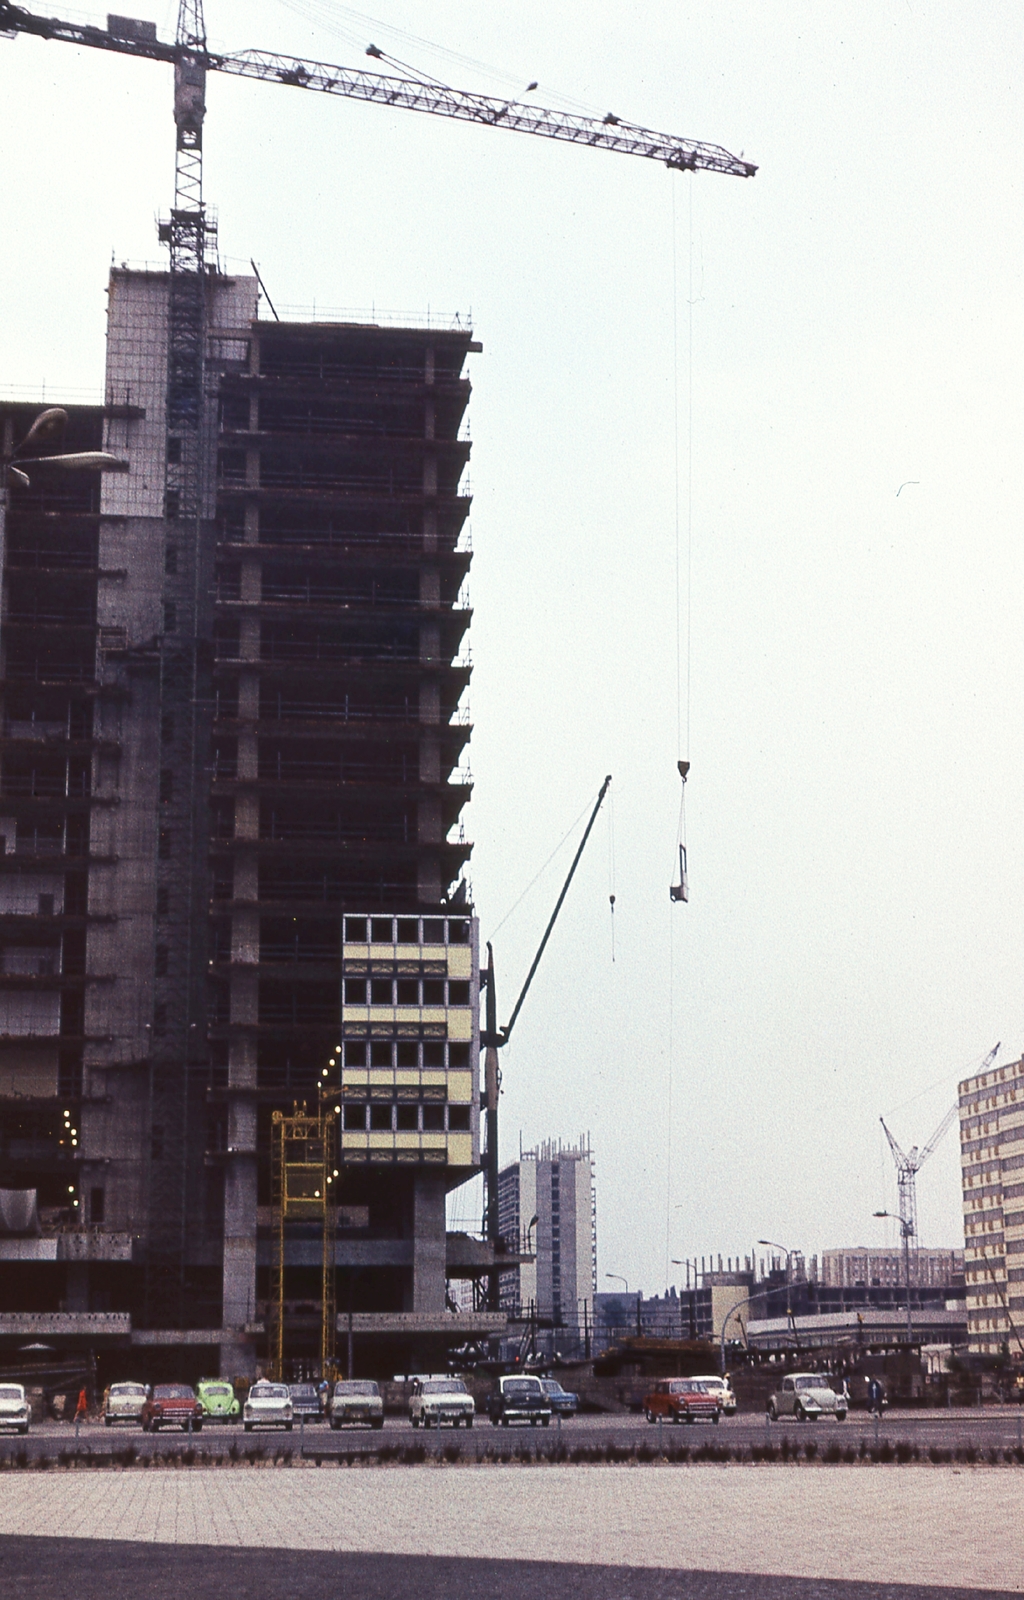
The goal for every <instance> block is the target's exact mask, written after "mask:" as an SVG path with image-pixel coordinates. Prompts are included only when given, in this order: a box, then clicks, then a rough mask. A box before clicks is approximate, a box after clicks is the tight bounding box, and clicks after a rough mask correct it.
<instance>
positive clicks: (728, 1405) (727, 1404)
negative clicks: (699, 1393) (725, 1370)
mask: <svg viewBox="0 0 1024 1600" xmlns="http://www.w3.org/2000/svg"><path fill="white" fill-rule="evenodd" d="M693 1381H694V1383H702V1384H703V1385H704V1387H705V1389H707V1390H708V1392H709V1394H714V1395H717V1396H718V1409H719V1410H720V1411H721V1413H722V1415H723V1416H724V1417H733V1416H735V1415H736V1395H735V1393H734V1391H733V1388H732V1385H731V1384H730V1382H729V1380H728V1378H719V1377H714V1378H712V1377H707V1378H705V1377H704V1376H703V1374H702V1373H698V1374H697V1376H696V1377H695V1378H694V1380H693Z"/></svg>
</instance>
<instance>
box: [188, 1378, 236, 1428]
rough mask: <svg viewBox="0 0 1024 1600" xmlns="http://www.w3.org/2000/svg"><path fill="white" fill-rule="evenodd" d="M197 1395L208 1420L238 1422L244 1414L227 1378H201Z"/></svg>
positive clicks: (197, 1387) (197, 1385)
mask: <svg viewBox="0 0 1024 1600" xmlns="http://www.w3.org/2000/svg"><path fill="white" fill-rule="evenodd" d="M196 1395H197V1397H198V1399H199V1402H200V1404H201V1405H202V1408H203V1416H204V1417H205V1418H206V1420H207V1422H237V1421H238V1419H239V1417H240V1416H241V1414H242V1408H241V1406H240V1405H239V1403H238V1399H237V1397H236V1395H235V1391H234V1389H233V1387H232V1385H231V1384H230V1383H228V1381H227V1379H226V1378H200V1380H199V1382H198V1383H197V1384H196Z"/></svg>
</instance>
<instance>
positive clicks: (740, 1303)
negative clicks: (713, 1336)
mask: <svg viewBox="0 0 1024 1600" xmlns="http://www.w3.org/2000/svg"><path fill="white" fill-rule="evenodd" d="M757 1242H758V1244H765V1243H766V1242H767V1241H766V1240H764V1239H758V1241H757ZM778 1248H779V1249H780V1250H781V1248H782V1246H781V1245H779V1246H778ZM768 1292H769V1291H768V1290H767V1289H757V1290H755V1292H754V1293H753V1294H748V1295H747V1296H746V1298H745V1299H744V1300H737V1302H736V1304H735V1305H734V1306H730V1307H729V1309H728V1311H727V1312H726V1313H725V1316H724V1317H723V1318H722V1328H721V1334H720V1349H719V1371H720V1372H721V1374H722V1377H723V1378H724V1377H725V1330H726V1328H727V1327H728V1325H729V1318H730V1317H731V1316H732V1314H733V1312H734V1311H742V1310H743V1307H744V1306H749V1305H753V1303H754V1301H755V1300H763V1299H764V1297H765V1295H766V1294H767V1293H768ZM740 1327H741V1328H742V1327H743V1324H742V1322H741V1323H740ZM748 1349H749V1346H748Z"/></svg>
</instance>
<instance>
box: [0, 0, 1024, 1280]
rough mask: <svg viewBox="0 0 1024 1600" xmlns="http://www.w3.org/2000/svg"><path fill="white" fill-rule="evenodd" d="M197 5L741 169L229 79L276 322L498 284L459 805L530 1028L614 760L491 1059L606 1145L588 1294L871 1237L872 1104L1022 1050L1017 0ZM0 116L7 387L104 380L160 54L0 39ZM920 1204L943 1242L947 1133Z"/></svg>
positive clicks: (132, 236)
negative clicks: (771, 1252) (466, 781)
mask: <svg viewBox="0 0 1024 1600" xmlns="http://www.w3.org/2000/svg"><path fill="white" fill-rule="evenodd" d="M364 3H365V4H366V5H368V6H370V7H371V8H372V7H374V6H377V7H381V8H382V6H383V0H364ZM40 9H45V10H46V11H47V12H51V11H54V10H56V9H57V5H56V0H47V4H46V6H45V7H40ZM125 9H128V8H127V7H126V8H125ZM131 9H133V10H134V11H135V12H138V13H139V14H143V15H145V16H147V17H149V18H150V19H151V20H154V21H156V22H157V24H158V26H159V29H160V33H161V35H162V36H163V37H168V36H170V35H172V34H173V28H174V20H175V13H176V7H175V6H174V5H172V4H170V3H169V0H132V7H131ZM206 11H207V28H208V32H209V37H210V42H211V45H212V46H214V47H222V48H225V49H242V48H245V47H247V46H261V47H263V48H266V49H270V50H277V51H280V52H282V53H285V54H306V55H312V56H315V57H317V58H319V59H321V60H325V61H336V62H340V63H342V64H347V65H356V66H358V65H369V63H366V62H365V59H364V57H363V55H362V51H363V49H364V48H365V45H366V44H368V43H370V42H371V41H372V42H374V43H375V44H377V45H378V46H379V47H380V48H382V49H384V50H386V51H388V52H389V53H390V54H391V55H392V56H394V57H396V58H398V59H399V60H401V61H404V62H408V63H411V64H413V65H415V66H416V67H417V68H418V69H420V70H421V71H424V72H427V73H430V74H432V75H433V76H435V77H439V78H443V79H444V80H445V81H447V82H450V83H452V84H454V85H455V86H457V87H460V88H467V89H477V90H481V91H483V92H490V93H499V94H503V93H507V94H510V95H515V94H520V93H522V92H523V91H524V90H525V87H526V84H527V83H528V82H531V81H533V80H537V82H538V85H539V87H538V89H537V91H535V92H534V93H533V95H532V98H533V99H535V100H536V101H537V102H539V103H547V104H552V105H556V106H559V107H563V108H568V109H581V110H586V111H591V110H593V111H596V112H597V114H598V115H603V114H604V113H605V112H606V111H613V112H615V113H616V114H618V115H619V116H621V117H623V118H628V119H629V120H632V121H635V122H639V123H643V124H645V125H647V126H649V127H653V128H657V129H660V130H662V131H665V132H669V133H675V134H679V135H682V136H685V137H690V138H695V139H701V140H705V141H708V142H711V143H715V144H720V145H724V146H725V147H726V148H728V149H729V150H731V151H732V152H734V153H736V154H739V153H741V152H742V153H743V155H744V156H745V157H746V158H747V159H748V160H750V161H753V162H756V163H757V165H758V172H757V176H756V177H754V178H753V179H750V180H741V179H737V178H732V177H724V176H721V175H717V174H712V173H700V174H696V175H688V174H687V175H684V174H678V173H671V172H669V171H667V170H666V169H664V168H663V167H660V166H658V165H657V164H656V163H654V162H651V161H642V160H638V159H633V158H626V157H623V156H620V155H613V154H608V153H604V152H600V151H595V150H577V149H568V148H566V147H564V146H562V145H559V144H555V143H553V142H549V141H544V140H540V139H531V138H526V137H521V136H517V135H514V134H510V133H507V132H504V131H499V130H495V129H488V128H473V127H467V126H465V125H463V124H461V123H454V122H446V121H442V120H441V119H438V118H433V117H424V116H416V115H414V114H410V113H407V112H396V111H391V110H389V109H383V108H381V107H378V106H366V105H360V104H356V103H353V102H347V101H344V100H335V99H328V98H326V97H323V96H320V95H314V94H311V93H303V92H301V91H299V90H296V89H291V88H286V87H279V86H271V85H268V84H263V83H243V82H240V81H236V80H234V79H228V78H222V77H217V76H214V77H212V78H211V80H210V84H209V90H208V107H209V110H208V117H207V123H206V137H205V161H206V193H207V198H208V200H209V201H210V203H211V204H212V205H213V206H214V207H215V208H216V210H217V212H218V214H219V221H220V248H221V253H222V258H223V261H224V264H225V266H226V268H227V269H229V270H238V271H241V270H243V268H247V267H248V262H249V258H250V257H254V258H255V259H256V261H257V262H258V263H259V266H260V271H261V273H262V275H263V278H264V281H265V283H266V285H267V287H268V289H269V291H270V293H271V295H272V296H273V298H274V301H275V303H276V304H277V306H278V309H279V310H280V311H281V312H282V314H292V315H304V314H306V311H307V308H309V307H311V306H312V305H313V303H314V302H315V304H316V306H317V308H318V313H319V314H323V311H324V308H325V307H335V308H338V312H339V315H345V316H348V317H350V316H352V315H353V314H359V315H366V316H367V317H370V316H372V315H373V314H375V312H380V311H382V310H386V311H387V312H389V313H392V312H405V313H409V314H414V315H415V316H417V317H420V316H422V315H423V314H425V313H426V312H427V311H428V309H429V311H430V312H431V314H432V315H433V314H436V313H438V312H441V311H444V312H451V313H454V312H456V311H458V312H459V313H460V314H462V315H463V316H465V315H467V314H469V313H471V314H472V318H473V323H474V326H475V330H476V334H477V337H478V338H479V339H480V340H481V341H482V343H483V346H484V349H483V353H482V354H480V355H475V356H473V357H472V358H471V363H470V370H471V376H472V379H473V384H474V394H473V399H472V403H471V409H470V427H471V432H472V437H473V457H472V466H471V487H472V492H473V496H474V504H473V518H472V532H473V542H474V552H475V554H474V563H473V571H472V577H471V588H470V595H471V599H472V603H473V606H474V611H475V615H474V622H473V629H472V650H473V660H474V674H473V685H472V694H471V705H472V713H473V721H474V725H475V731H474V735H473V741H472V767H473V774H474V779H475V784H476V788H475V792H474V798H473V803H472V805H471V807H470V808H469V811H468V812H467V816H466V828H467V833H468V835H469V836H470V837H471V838H472V839H473V840H474V842H475V848H474V852H473V862H472V887H473V894H474V898H475V902H476V906H477V909H478V912H479V915H480V918H481V930H482V938H484V939H487V938H493V940H494V949H495V960H496V965H497V973H498V999H499V1013H500V1014H501V1017H502V1019H503V1020H504V1019H505V1018H506V1017H507V1016H508V1014H509V1013H510V1011H511V1008H512V1005H513V1004H514V1001H515V997H516V995H517V993H518V990H519V987H520V985H521V983H522V980H523V978H524V977H525V974H526V971H527V969H528V966H529V963H530V961H531V959H532V956H533V953H534V950H535V948H536V945H537V943H538V941H539V939H540V935H541V933H542V931H543V927H544V924H545V922H546V919H547V916H548V913H549V911H550V909H551V907H552V905H553V904H554V901H555V898H556V896H557V893H558V890H559V888H560V885H561V881H562V877H563V875H564V873H565V871H567V870H568V864H569V861H570V859H571V852H572V848H573V842H574V840H578V838H579V837H580V833H581V830H582V826H583V823H584V821H585V817H586V814H587V813H588V811H589V809H590V807H591V806H592V804H593V802H594V799H595V798H596V795H597V791H598V788H599V786H600V784H601V781H602V779H603V778H604V776H605V774H607V773H611V774H612V778H613V783H612V788H611V791H610V795H609V799H608V801H606V803H605V806H604V808H603V811H602V814H601V816H600V817H599V819H598V822H597V823H596V825H595V828H594V832H593V835H592V837H591V840H590V843H589V845H588V848H587V851H586V853H585V855H584V857H583V860H582V863H581V866H580V869H579V872H578V874H577V877H576V880H575V882H574V884H573V887H572V889H571V891H570V895H569V897H568V899H567V901H566V904H565V908H564V910H563V912H562V915H561V917H560V919H559V922H558V924H557V927H556V930H555V932H554V934H553V936H552V939H551V943H550V944H549V946H548V949H547V952H546V954H545V956H544V960H543V963H542V965H541V968H540V970H539V972H538V975H537V978H536V980H535V982H534V986H533V989H532V990H531V993H530V996H529V998H528V1000H527V1002H526V1005H525V1006H524V1009H523V1012H522V1015H521V1017H520V1019H519V1021H518V1022H517V1024H516V1029H515V1033H514V1035H513V1040H512V1043H511V1044H510V1045H509V1047H508V1048H507V1049H506V1050H505V1051H504V1052H503V1061H502V1066H503V1086H504V1093H503V1097H502V1109H501V1116H502V1145H501V1148H502V1158H503V1160H507V1159H511V1158H513V1157H514V1156H515V1154H516V1153H517V1151H518V1148H519V1145H520V1140H521V1141H522V1144H523V1147H524V1148H530V1147H531V1146H533V1145H534V1144H536V1143H537V1142H538V1141H540V1140H544V1139H549V1138H550V1139H556V1140H557V1139H559V1138H560V1139H562V1140H563V1141H566V1142H569V1141H573V1140H575V1139H577V1138H578V1137H579V1136H580V1135H584V1136H586V1135H589V1138H590V1140H591V1144H592V1147H593V1151H594V1157H595V1163H596V1174H597V1197H598V1244H599V1268H598V1270H599V1277H600V1283H599V1287H604V1288H607V1287H608V1283H607V1282H606V1281H605V1274H606V1273H615V1274H619V1275H621V1276H622V1277H625V1278H626V1279H627V1280H628V1283H629V1285H630V1288H631V1289H633V1290H635V1289H641V1288H642V1289H644V1290H645V1291H647V1292H652V1293H653V1292H658V1291H660V1290H662V1289H663V1288H664V1287H665V1285H666V1283H669V1282H673V1281H679V1269H678V1268H677V1267H675V1266H673V1265H672V1262H673V1260H679V1259H684V1258H687V1257H690V1258H692V1257H694V1256H698V1257H699V1256H701V1255H711V1254H718V1253H721V1254H722V1255H724V1256H730V1255H731V1256H733V1257H735V1256H737V1255H745V1254H749V1253H750V1252H751V1250H752V1249H753V1248H754V1247H755V1243H756V1241H757V1240H758V1239H761V1238H771V1239H773V1240H777V1241H778V1242H779V1243H781V1244H783V1245H785V1246H787V1247H788V1248H792V1249H800V1250H803V1251H805V1252H806V1253H807V1254H808V1255H810V1254H812V1253H815V1252H819V1251H820V1250H821V1249H823V1248H827V1247H829V1246H844V1245H855V1244H878V1245H885V1244H889V1245H893V1244H895V1242H896V1239H897V1230H896V1228H895V1227H894V1225H893V1224H892V1223H891V1222H884V1221H876V1220H875V1219H874V1218H873V1216H872V1213H873V1212H875V1211H877V1210H881V1209H889V1210H895V1207H896V1191H895V1182H894V1175H893V1166H892V1162H891V1159H890V1157H889V1155H888V1152H887V1149H886V1146H885V1143H884V1136H883V1134H882V1130H881V1127H880V1123H879V1117H880V1116H883V1115H884V1116H885V1117H886V1119H887V1121H888V1122H889V1124H890V1126H891V1127H892V1129H893V1132H894V1134H895V1136H896V1137H897V1139H899V1140H900V1142H901V1143H902V1144H903V1145H904V1146H905V1147H909V1146H911V1145H914V1144H918V1145H920V1144H923V1143H924V1142H925V1141H926V1140H927V1139H928V1137H929V1136H930V1134H931V1133H932V1132H933V1130H934V1129H935V1127H936V1126H937V1125H938V1123H939V1122H940V1120H941V1118H942V1116H943V1114H944V1112H945V1111H946V1110H947V1108H948V1106H950V1105H951V1104H952V1103H953V1099H954V1097H955V1092H956V1084H957V1081H958V1079H959V1078H961V1077H963V1076H966V1075H967V1074H969V1073H970V1072H972V1071H974V1070H977V1068H978V1066H979V1065H980V1063H981V1061H982V1059H983V1058H984V1056H985V1055H986V1053H987V1052H988V1051H989V1049H990V1048H991V1047H992V1046H993V1045H994V1044H995V1043H996V1041H997V1040H998V1041H1000V1042H1001V1045H1002V1049H1001V1052H1000V1056H999V1060H1000V1061H1001V1062H1005V1061H1010V1060H1014V1059H1017V1058H1019V1057H1020V1055H1021V1053H1022V1050H1024V1015H1022V990H1021V974H1022V969H1024V917H1022V915H1021V912H1022V908H1024V836H1022V829H1021V818H1022V814H1024V746H1022V741H1021V738H1020V729H1021V722H1022V713H1024V670H1022V669H1024V631H1022V629H1021V627H1020V625H1019V613H1020V609H1021V601H1022V597H1024V552H1022V549H1021V538H1020V535H1021V510H1022V501H1024V493H1022V491H1024V481H1022V480H1024V469H1022V451H1021V447H1020V435H1021V420H1022V419H1021V399H1020V392H1021V385H1020V374H1021V371H1022V357H1024V348H1022V346H1024V329H1022V311H1021V306H1022V294H1021V289H1022V284H1021V275H1022V261H1024V226H1022V210H1021V171H1022V161H1021V155H1022V151H1021V144H1022V128H1024V118H1022V115H1021V110H1022V108H1021V104H1020V101H1021V90H1020V83H1021V21H1022V12H1021V6H1020V5H1019V4H1009V3H1002V4H997V5H993V6H970V7H968V6H963V5H954V4H951V3H937V4H927V3H924V0H856V3H849V4H844V3H834V4H830V5H828V6H821V5H820V4H817V3H811V0H806V3H801V0H786V4H784V5H783V4H778V3H768V4H765V3H764V0H756V3H755V0H734V3H729V4H726V3H723V0H705V3H703V4H701V5H699V6H696V5H689V4H685V3H680V0H673V3H672V4H669V3H667V0H652V3H648V4H646V5H644V6H643V7H640V6H637V5H635V4H622V3H621V0H620V3H618V4H611V3H609V0H591V3H590V4H589V5H588V6H587V7H586V8H583V7H579V6H573V5H570V4H568V3H566V0H545V3H544V4H540V3H539V0H520V4H518V5H517V6H515V7H514V8H513V7H493V6H482V5H467V4H466V3H465V0H461V3H460V4H458V5H456V4H455V3H453V0H431V3H430V4H429V5H428V4H427V3H426V0H396V3H394V4H392V5H389V6H388V7H387V10H386V12H385V11H384V10H383V9H380V10H373V11H372V12H371V13H369V14H363V15H360V14H358V13H356V12H355V11H353V10H350V9H348V8H345V7H343V6H341V5H336V4H333V3H330V0H245V3H242V0H208V4H207V7H206ZM61 14H62V15H65V16H69V17H74V18H75V19H82V18H88V19H90V20H93V21H98V22H99V23H100V24H103V22H104V21H105V12H102V11H100V10H99V9H98V8H96V9H92V10H89V9H86V10H84V11H83V10H82V9H81V8H78V9H77V10H75V11H74V12H72V11H64V12H62V13H61ZM0 139H2V146H0V148H2V150H3V170H2V179H0V192H2V194H3V217H4V223H3V228H4V235H5V249H4V250H3V252H2V259H0V302H2V305H3V308H4V309H3V316H2V318H0V385H3V386H4V388H5V392H9V386H14V388H15V391H16V392H17V393H19V394H22V395H24V396H26V397H27V396H42V394H43V393H44V385H45V395H46V397H47V398H50V399H54V398H59V396H60V395H62V394H63V395H66V396H67V397H68V398H77V397H79V394H80V393H81V396H82V397H83V398H84V397H85V396H86V395H87V394H88V395H90V396H91V395H92V393H93V392H94V391H96V390H98V389H99V388H100V386H101V384H102V369H103V339H104V307H105V302H104V289H105V282H106V273H107V269H108V265H109V263H110V261H111V260H112V259H113V260H115V261H118V262H120V261H127V262H129V263H140V262H142V261H144V260H150V261H154V262H156V261H159V260H160V247H159V245H158V244H157V240H156V234H155V226H154V220H155V217H156V216H157V215H158V214H160V213H162V212H165V211H166V210H167V208H168V207H169V204H170V200H171V193H172V180H173V129H172V122H171V89H170V76H169V72H168V69H166V68H164V67H162V66H159V65H156V64H150V63H141V62H137V61H133V60H125V59H121V58H118V57H115V56H111V57H108V56H106V55H104V54H101V53H100V52H91V51H77V50H74V49H72V48H70V47H68V46H64V45H58V44H46V43H43V42H40V41H35V40H30V39H26V38H19V39H17V40H16V41H8V40H4V39H0ZM680 759H685V760H688V761H689V762H690V763H691V770H690V776H689V780H688V783H687V788H686V841H687V850H688V864H689V885H690V899H689V902H688V903H687V904H673V903H672V902H670V899H669V894H668V890H669V885H670V883H671V882H672V881H673V878H674V869H675V866H676V840H677V825H678V816H679V803H680V794H681V785H680V779H679V776H678V772H677V767H676V763H677V761H678V760H680ZM574 824H575V831H573V825H574ZM560 842H561V849H560V850H559V849H557V847H558V846H559V844H560ZM553 852H555V854H554V859H553V860H549V858H551V857H552V854H553ZM545 863H548V864H547V866H546V870H544V871H543V872H541V869H542V868H544V866H545ZM538 873H540V874H541V875H540V877H539V879H538V878H537V875H538ZM535 879H537V881H536V882H534V880H535ZM531 884H532V885H533V887H532V888H529V892H528V893H526V895H525V898H522V899H521V897H522V896H523V895H524V891H526V890H527V889H528V887H529V886H530V885H531ZM612 894H614V896H615V901H614V913H613V912H612V911H611V909H610V904H609V897H610V895H612ZM517 902H519V903H518V905H517ZM513 907H515V909H514V911H513ZM510 911H512V915H511V916H509V915H508V913H509V912H510ZM506 918H507V920H506ZM613 920H614V930H613V926H612V924H613ZM478 1189H479V1186H478V1185H476V1186H473V1187H471V1188H467V1189H466V1190H464V1191H462V1192H460V1193H459V1194H458V1195H456V1196H454V1197H453V1200H452V1209H451V1215H452V1217H453V1219H454V1220H456V1221H458V1222H459V1223H460V1224H463V1225H472V1223H473V1220H474V1216H476V1217H477V1218H478V1215H479V1192H478ZM918 1201H919V1210H920V1224H921V1242H922V1244H925V1245H943V1246H956V1245H961V1244H962V1242H963V1232H962V1223H961V1215H960V1200H959V1173H958V1163H957V1145H956V1135H955V1132H954V1133H950V1134H949V1135H948V1136H947V1137H946V1139H945V1141H944V1142H943V1143H942V1145H940V1147H939V1148H938V1150H937V1151H936V1153H935V1155H934V1156H933V1157H932V1158H931V1160H930V1161H929V1162H928V1164H927V1165H926V1166H925V1167H924V1169H923V1170H922V1173H921V1176H920V1178H919V1180H918ZM759 1253H760V1254H763V1253H764V1252H759Z"/></svg>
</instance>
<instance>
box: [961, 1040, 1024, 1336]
mask: <svg viewBox="0 0 1024 1600" xmlns="http://www.w3.org/2000/svg"><path fill="white" fill-rule="evenodd" d="M959 1095H960V1164H961V1171H962V1177H963V1201H964V1240H965V1250H964V1269H965V1276H966V1280H967V1332H968V1345H969V1347H970V1349H971V1351H972V1352H974V1353H975V1354H977V1355H982V1356H994V1355H999V1354H1002V1353H1003V1352H1009V1353H1010V1354H1012V1355H1014V1356H1017V1357H1019V1356H1021V1355H1022V1354H1024V1343H1022V1340H1024V1060H1022V1061H1014V1062H1011V1063H1010V1064H1009V1065H1007V1066H1003V1067H990V1068H989V1069H988V1070H987V1071H985V1072H982V1073H978V1074H976V1075H975V1076H974V1077H972V1078H965V1079H964V1081H963V1082H962V1083H961V1084H960V1086H959Z"/></svg>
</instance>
